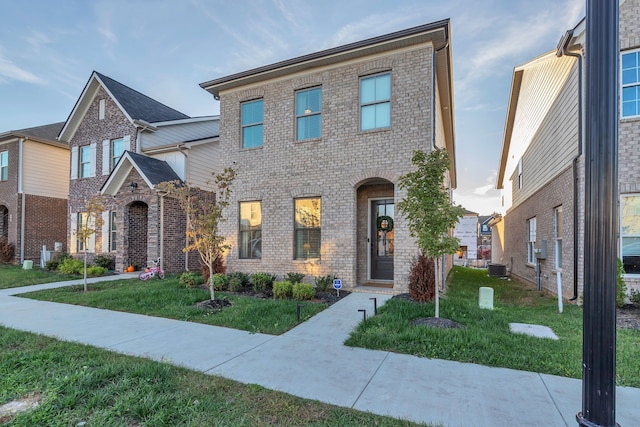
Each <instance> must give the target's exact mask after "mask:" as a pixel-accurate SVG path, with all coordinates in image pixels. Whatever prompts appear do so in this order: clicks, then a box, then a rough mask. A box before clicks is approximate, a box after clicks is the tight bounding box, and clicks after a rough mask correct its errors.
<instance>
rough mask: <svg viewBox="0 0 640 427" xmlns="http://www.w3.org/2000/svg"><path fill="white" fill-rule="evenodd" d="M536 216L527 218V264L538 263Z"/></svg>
mask: <svg viewBox="0 0 640 427" xmlns="http://www.w3.org/2000/svg"><path fill="white" fill-rule="evenodd" d="M536 223H537V221H536V217H535V216H534V217H532V218H529V219H527V264H535V263H536V233H537V224H536Z"/></svg>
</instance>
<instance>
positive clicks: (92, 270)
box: [87, 265, 107, 277]
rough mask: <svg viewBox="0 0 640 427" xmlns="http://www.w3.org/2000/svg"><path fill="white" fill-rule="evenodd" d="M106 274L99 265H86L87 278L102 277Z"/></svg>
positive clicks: (104, 269) (105, 270)
mask: <svg viewBox="0 0 640 427" xmlns="http://www.w3.org/2000/svg"><path fill="white" fill-rule="evenodd" d="M106 272H107V269H106V268H104V267H101V266H99V265H88V266H87V276H89V277H98V276H102V275H103V274H104V273H106Z"/></svg>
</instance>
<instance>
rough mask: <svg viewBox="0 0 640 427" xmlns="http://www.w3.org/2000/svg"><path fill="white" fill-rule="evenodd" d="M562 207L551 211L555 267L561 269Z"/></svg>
mask: <svg viewBox="0 0 640 427" xmlns="http://www.w3.org/2000/svg"><path fill="white" fill-rule="evenodd" d="M562 227H563V225H562V206H558V207H557V208H555V209H554V210H553V235H554V240H555V254H556V256H555V267H556V269H558V270H559V269H562Z"/></svg>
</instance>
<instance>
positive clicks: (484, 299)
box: [478, 286, 493, 310]
mask: <svg viewBox="0 0 640 427" xmlns="http://www.w3.org/2000/svg"><path fill="white" fill-rule="evenodd" d="M478 306H479V307H480V308H485V309H487V310H493V288H489V287H486V286H482V287H481V288H480V295H479V297H478Z"/></svg>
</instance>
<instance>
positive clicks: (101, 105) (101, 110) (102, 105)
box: [98, 99, 106, 120]
mask: <svg viewBox="0 0 640 427" xmlns="http://www.w3.org/2000/svg"><path fill="white" fill-rule="evenodd" d="M105 105H106V102H105V100H104V99H101V100H100V102H99V107H98V108H99V111H98V120H104V111H105Z"/></svg>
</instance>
